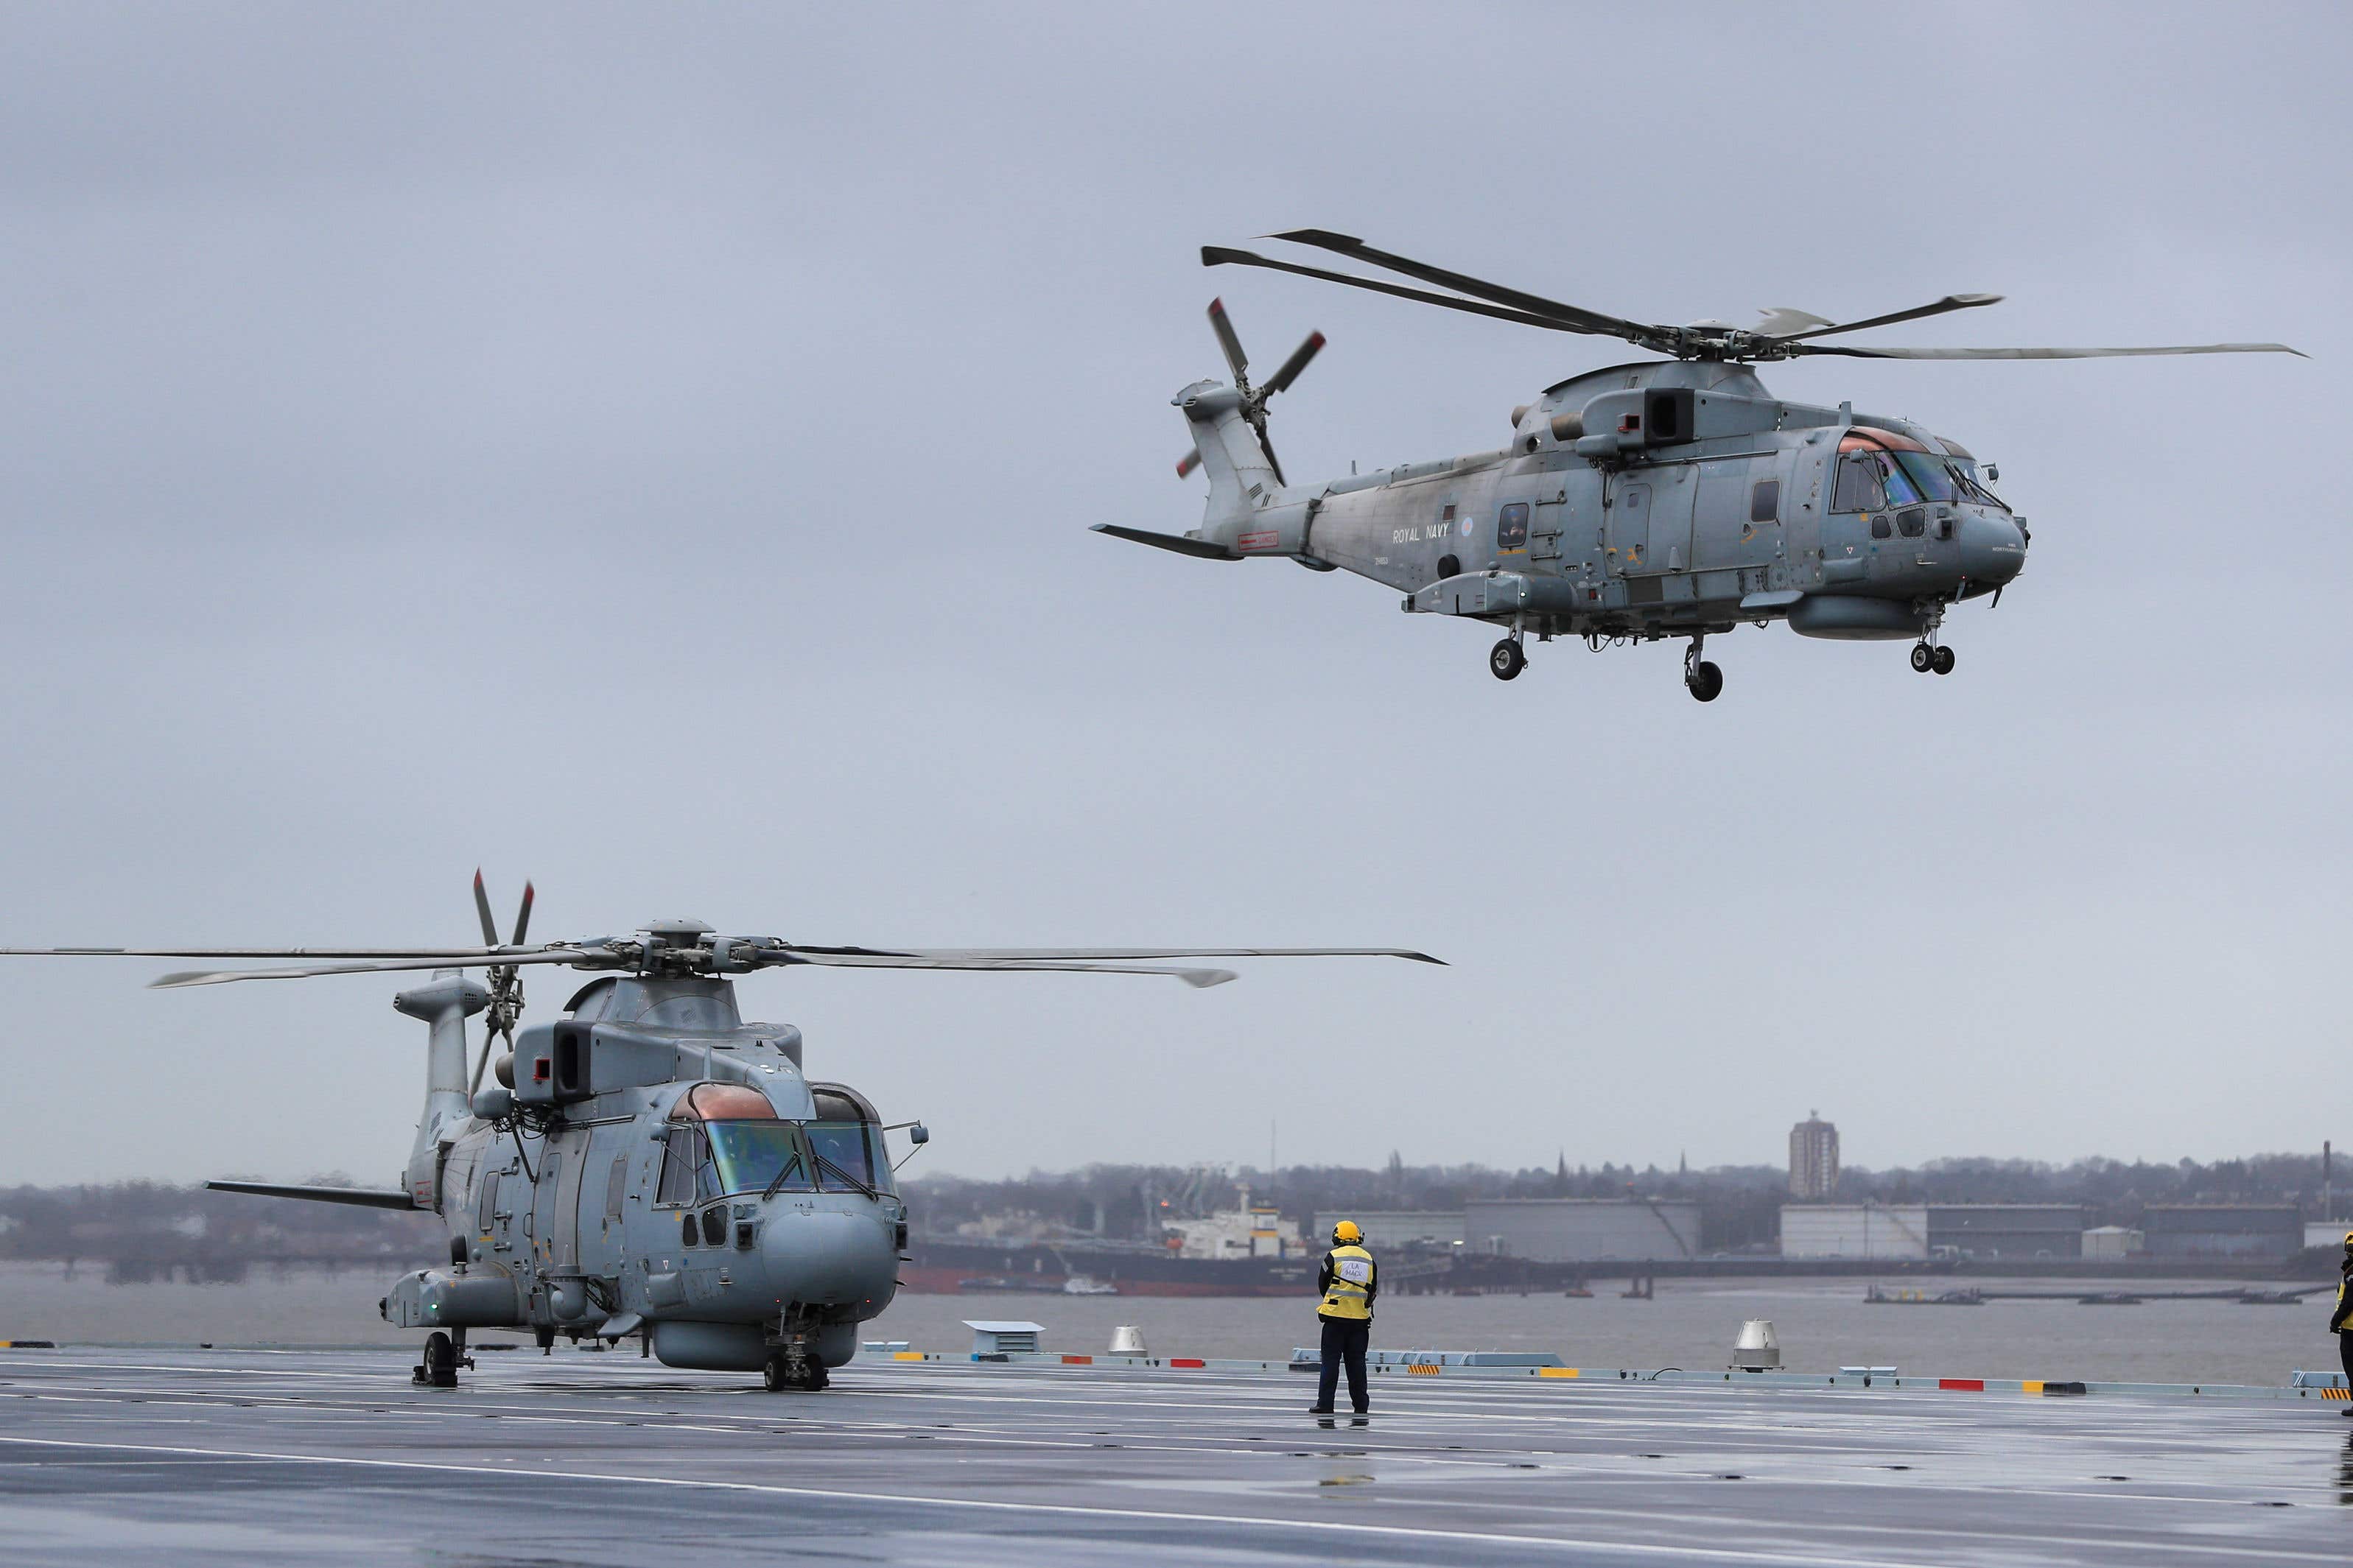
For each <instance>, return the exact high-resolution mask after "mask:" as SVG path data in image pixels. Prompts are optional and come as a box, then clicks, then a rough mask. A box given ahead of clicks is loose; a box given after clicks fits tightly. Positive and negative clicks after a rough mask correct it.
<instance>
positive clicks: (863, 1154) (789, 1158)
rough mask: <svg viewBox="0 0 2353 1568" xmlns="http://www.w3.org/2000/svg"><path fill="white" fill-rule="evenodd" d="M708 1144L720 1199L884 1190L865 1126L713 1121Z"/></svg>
mask: <svg viewBox="0 0 2353 1568" xmlns="http://www.w3.org/2000/svg"><path fill="white" fill-rule="evenodd" d="M704 1131H706V1132H708V1133H709V1135H710V1138H711V1154H712V1163H713V1164H714V1165H715V1166H716V1172H715V1174H716V1176H717V1180H718V1189H719V1190H718V1194H705V1195H706V1196H714V1195H722V1194H733V1193H767V1192H778V1193H807V1192H823V1193H865V1194H870V1195H871V1194H874V1193H876V1192H878V1191H882V1190H885V1188H886V1186H887V1183H888V1180H889V1178H888V1176H887V1175H885V1176H884V1177H883V1179H882V1180H881V1181H878V1180H876V1176H875V1173H876V1170H877V1169H878V1166H879V1162H878V1161H877V1159H876V1158H875V1151H874V1147H873V1144H872V1142H871V1140H870V1139H869V1137H868V1131H869V1129H868V1128H867V1126H866V1124H865V1123H864V1122H858V1121H807V1122H798V1121H713V1122H710V1123H708V1124H706V1126H705V1129H704Z"/></svg>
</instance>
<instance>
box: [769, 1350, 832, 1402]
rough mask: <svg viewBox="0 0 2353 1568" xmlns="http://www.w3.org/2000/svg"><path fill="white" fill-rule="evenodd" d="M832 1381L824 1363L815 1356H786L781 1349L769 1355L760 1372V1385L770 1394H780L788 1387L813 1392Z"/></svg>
mask: <svg viewBox="0 0 2353 1568" xmlns="http://www.w3.org/2000/svg"><path fill="white" fill-rule="evenodd" d="M832 1381H833V1380H832V1378H831V1377H829V1376H828V1374H827V1373H826V1370H825V1363H823V1362H821V1361H819V1360H818V1359H817V1358H816V1357H815V1356H807V1355H803V1356H787V1355H786V1354H785V1353H784V1352H782V1351H779V1352H776V1354H775V1355H772V1356H770V1357H769V1358H768V1361H767V1364H766V1365H765V1367H763V1368H762V1369H761V1372H760V1382H761V1385H762V1386H763V1387H765V1389H767V1391H768V1392H769V1393H770V1394H782V1393H784V1392H785V1391H786V1389H788V1388H797V1389H800V1390H802V1391H803V1392H805V1393H808V1394H815V1393H816V1392H817V1391H818V1390H819V1389H821V1388H823V1387H824V1386H825V1385H826V1384H828V1383H830V1382H832Z"/></svg>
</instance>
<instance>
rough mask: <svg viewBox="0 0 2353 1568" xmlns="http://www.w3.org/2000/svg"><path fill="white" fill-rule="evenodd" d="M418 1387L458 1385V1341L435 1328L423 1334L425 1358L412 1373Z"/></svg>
mask: <svg viewBox="0 0 2353 1568" xmlns="http://www.w3.org/2000/svg"><path fill="white" fill-rule="evenodd" d="M411 1381H413V1382H414V1383H415V1384H417V1386H418V1387H419V1388H455V1387H457V1386H458V1342H457V1341H455V1340H453V1339H451V1338H450V1337H449V1336H448V1334H445V1333H443V1332H442V1331H440V1330H438V1329H436V1330H434V1331H432V1332H431V1333H429V1334H427V1335H426V1336H425V1359H424V1361H422V1362H420V1363H418V1364H417V1371H416V1372H415V1373H414V1374H412V1377H411Z"/></svg>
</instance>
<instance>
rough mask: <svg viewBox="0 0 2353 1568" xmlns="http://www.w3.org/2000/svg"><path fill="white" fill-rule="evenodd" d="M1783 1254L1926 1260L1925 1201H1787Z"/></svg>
mask: <svg viewBox="0 0 2353 1568" xmlns="http://www.w3.org/2000/svg"><path fill="white" fill-rule="evenodd" d="M1832 1136H1833V1137H1835V1136H1836V1134H1832ZM1832 1157H1833V1158H1836V1156H1835V1155H1833V1156H1832ZM1781 1256H1782V1257H1784V1258H1890V1259H1903V1258H1926V1257H1927V1256H1928V1205H1926V1204H1803V1205H1799V1204H1786V1205H1782V1209H1781Z"/></svg>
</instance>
